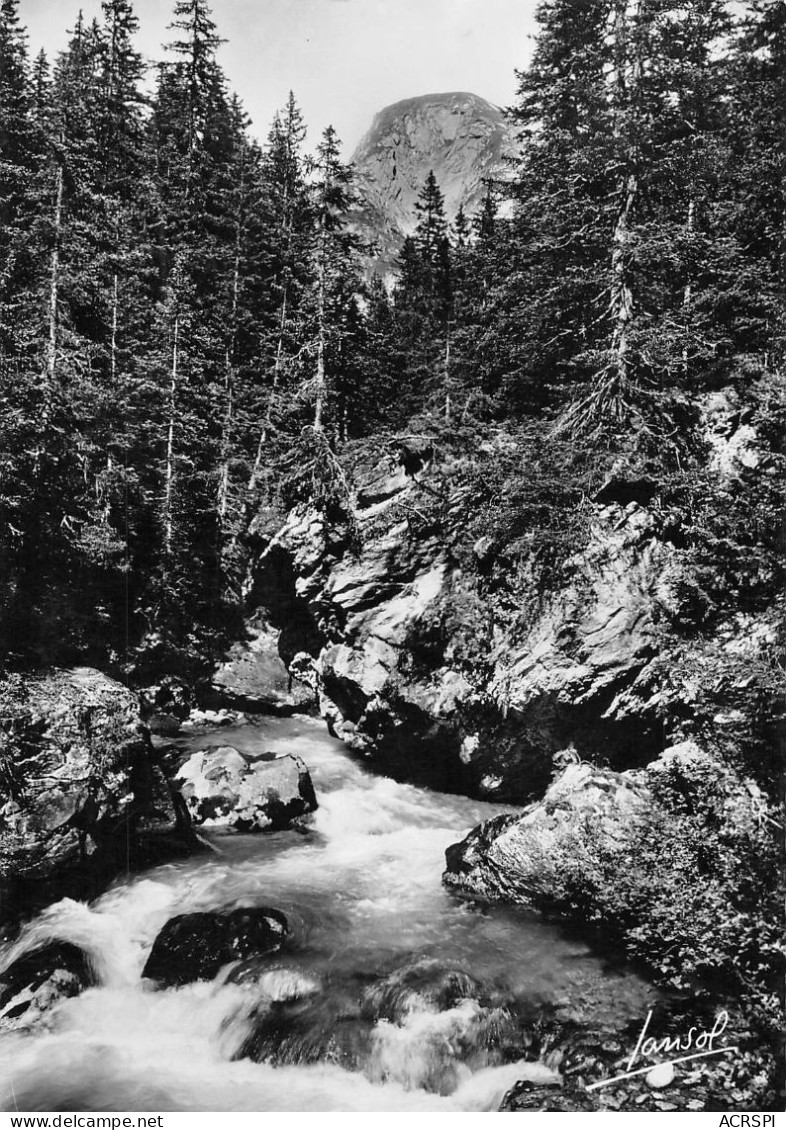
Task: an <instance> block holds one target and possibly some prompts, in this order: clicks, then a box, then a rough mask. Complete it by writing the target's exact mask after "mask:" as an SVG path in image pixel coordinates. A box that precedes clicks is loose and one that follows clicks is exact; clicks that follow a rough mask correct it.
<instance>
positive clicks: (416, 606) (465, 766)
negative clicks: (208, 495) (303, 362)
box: [250, 448, 670, 802]
mask: <svg viewBox="0 0 786 1130" xmlns="http://www.w3.org/2000/svg"><path fill="white" fill-rule="evenodd" d="M430 458H431V455H430V452H429V450H428V449H427V448H426V449H422V450H403V449H402V450H401V452H400V453H399V456H398V458H390V459H387V460H382V461H381V462H380V463H379V464H378V465H377V466H376V467H375V468H369V469H368V470H367V472H366V473H365V474H364V475H363V477H362V482H361V483H360V486H359V487H358V489H357V491H356V495H355V505H354V513H353V515H352V522H349V521H346V522H343V521H341V520H338V519H336V518H333V519H328V518H327V517H326V516H325V514H324V513H321V512H320V511H318V510H317V509H315V508H312V507H308V506H298V507H296V508H295V509H294V510H293V511H292V512H291V513H290V515H289V517H288V519H287V521H286V523H285V524H284V526H283V527H282V528H281V529H279V530H278V531H277V532H275V533H274V534H273V535H272V536H270V535H268V536H266V537H262V536H260V544H261V552H260V554H259V556H258V558H257V561H256V564H255V568H254V571H253V576H252V578H251V593H250V597H251V601H252V604H256V605H257V607H262V608H264V609H265V611H266V614H267V615H268V617H269V619H270V621H271V622H272V623H277V624H278V626H279V627H280V628H281V630H282V635H281V639H282V641H283V646H281V651H282V655H284V656H285V657H286V659H287V662H288V663H289V664H290V668H291V669H294V670H296V671H297V672H298V676H299V677H300V678H310V680H311V681H312V682H313V684H314V685H315V688H316V690H317V693H318V695H319V700H320V708H321V712H322V714H323V716H324V717H325V718H326V719H327V721H328V723H329V725H330V728H331V730H332V731H333V732H334V733H336V734H337V735H338V736H339V737H341V738H342V739H343V740H344V741H345V742H346V743H347V745H348V746H349V747H350V748H351V749H352V750H353V751H355V752H357V753H360V754H362V755H363V756H366V757H369V758H370V759H372V760H373V761H374V762H375V763H376V764H378V765H379V767H380V768H381V769H383V770H384V771H385V772H388V773H391V774H393V775H394V776H397V777H400V778H402V779H405V780H410V781H418V782H422V783H427V784H430V785H432V786H434V787H437V788H442V789H445V790H449V791H460V792H467V793H472V794H475V795H479V796H484V797H488V798H490V799H491V798H493V799H497V800H510V801H515V802H521V801H524V800H527V799H528V798H531V797H534V796H538V795H542V793H543V791H544V789H545V788H546V786H547V785H548V782H549V780H550V779H551V775H552V773H553V770H554V765H555V757H556V755H557V754H559V753H560V752H561V751H563V752H564V751H566V750H568V751H573V750H575V751H577V752H578V754H580V755H582V756H583V755H586V756H594V755H596V754H597V753H598V752H599V751H600V752H602V754H603V755H604V757H606V758H607V759H608V760H609V761H610V762H611V763H612V764H616V765H618V766H619V767H620V768H627V767H630V766H634V765H638V764H643V763H644V762H645V761H646V760H647V759H648V757H651V756H656V755H657V753H659V752H660V750H661V749H662V748H663V744H662V734H661V732H660V730H659V727H658V726H657V724H656V722H655V719H654V717H653V716H652V714H651V712H650V711H649V709H648V707H647V703H646V693H645V692H643V691H642V690H641V687H642V684H646V675H647V668H648V665H649V664H650V662H651V661H652V659H653V657H654V656H655V655H656V653H657V646H658V645H657V640H656V623H655V622H656V619H657V608H658V605H659V601H660V600H661V599H662V592H661V590H662V587H663V583H664V577H665V576H666V575H667V573H668V568H669V558H670V550H669V548H668V547H666V546H664V545H663V544H661V543H659V542H657V541H656V540H655V539H654V538H653V537H652V536H651V533H650V524H649V520H648V516H647V513H646V511H644V510H643V509H641V508H640V507H639V506H637V505H636V504H635V503H631V504H630V505H628V506H627V507H623V506H621V505H618V504H614V505H607V506H599V507H598V512H597V521H596V526H595V530H594V534H593V538H592V542H591V545H590V548H589V551H588V552H587V553H585V554H584V555H583V557H582V559H581V562H580V563H579V565H578V568H577V570H576V573H575V577H574V580H573V581H572V582H571V584H570V585H568V586H567V587H565V588H563V589H561V590H558V591H557V592H555V593H554V594H552V595H551V596H550V597H549V598H548V599H546V600H544V602H543V603H542V607H541V609H540V611H539V612H538V614H537V615H536V616H535V617H534V619H533V621H532V624H531V627H530V629H529V631H528V633H527V635H526V637H525V638H522V639H517V640H516V641H513V640H511V639H510V638H509V637H508V636H507V635H506V634H505V633H504V632H501V631H500V630H499V629H495V630H492V631H491V634H490V636H489V638H488V639H487V640H486V641H485V642H484V641H473V644H472V649H473V650H474V653H475V655H476V662H474V663H468V662H467V661H466V648H464V650H462V645H461V636H462V633H463V634H464V636H466V633H467V632H469V633H470V634H473V633H475V632H476V630H477V629H476V626H475V625H476V620H477V618H478V617H480V618H481V619H482V618H483V616H484V610H483V604H484V602H483V598H482V597H480V596H479V594H478V588H477V576H476V575H475V574H471V573H470V572H469V571H467V570H462V568H461V567H460V566H459V564H458V563H457V561H456V560H454V559H453V558H452V556H451V554H450V552H449V550H448V549H446V547H445V543H444V541H443V540H441V538H440V537H439V536H438V535H437V534H436V532H430V531H429V529H428V527H424V526H423V524H422V523H418V522H416V521H415V517H416V516H417V514H418V508H419V507H420V506H422V505H423V502H422V496H421V494H420V492H421V489H422V488H423V486H424V484H425V486H428V483H429V476H430ZM258 536H259V531H258ZM477 552H479V553H481V552H484V547H482V546H479V547H477ZM446 624H447V625H448V626H447V627H445V625H446ZM452 624H455V625H456V629H455V630H454V629H453V627H452V626H451V625H452ZM566 756H568V757H570V756H571V752H569V753H568V754H567V755H566ZM557 760H559V759H557Z"/></svg>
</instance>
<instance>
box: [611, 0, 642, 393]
mask: <svg viewBox="0 0 786 1130" xmlns="http://www.w3.org/2000/svg"><path fill="white" fill-rule="evenodd" d="M630 7H631V0H617V3H616V7H615V12H614V31H613V34H614V54H615V58H616V68H615V92H614V99H615V103H616V105H615V124H614V131H615V136H616V138H617V140H618V142H619V143H620V147H621V149H623V151H624V169H625V172H624V178H623V182H622V185H621V191H620V196H621V203H620V208H619V211H618V213H617V219H616V223H615V225H614V233H613V236H612V248H611V297H610V304H609V311H610V315H611V321H612V338H611V355H612V360H611V366H612V374H613V377H614V378H615V380H614V384H615V386H616V387H615V393H616V397H615V399H616V400H617V404H616V409H617V414H618V415H619V414H621V412H622V410H623V405H622V401H624V399H625V390H626V389H627V388H628V386H629V383H630V377H631V374H630V357H629V331H630V326H631V323H632V322H633V318H634V313H635V299H634V293H633V279H632V275H631V271H630V267H629V263H628V254H629V248H630V238H631V223H632V219H633V214H634V212H635V209H636V205H637V200H638V194H639V176H638V162H639V153H638V145H637V142H636V139H635V136H632V135H631V119H632V118H633V117H634V115H633V114H632V113H631V106H632V103H634V102H635V100H636V99H637V96H638V89H639V86H640V81H641V53H640V47H639V45H638V44H636V45H635V46H633V47H632V46H631V43H630V38H629V9H630ZM634 8H635V15H636V17H638V14H639V8H640V0H634ZM625 134H627V136H625Z"/></svg>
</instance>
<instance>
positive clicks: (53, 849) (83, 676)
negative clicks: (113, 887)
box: [0, 667, 192, 911]
mask: <svg viewBox="0 0 786 1130" xmlns="http://www.w3.org/2000/svg"><path fill="white" fill-rule="evenodd" d="M0 738H1V739H2V752H1V753H0V788H2V796H0V889H2V891H3V895H4V898H5V901H6V910H9V911H10V910H11V909H12V907H13V905H15V904H16V902H17V901H19V900H22V901H25V900H26V901H27V903H28V908H29V907H30V906H33V905H36V904H38V905H43V904H45V903H46V902H47V901H51V899H50V898H49V897H48V895H47V889H48V888H47V884H50V885H52V884H53V885H54V886H53V892H56V893H54V897H62V894H63V893H64V892H65V891H67V889H68V888H67V886H64V880H65V879H66V878H68V877H69V876H70V877H76V876H80V877H82V878H85V879H86V881H87V879H88V878H91V877H95V876H97V875H99V874H100V875H102V876H103V877H104V878H106V877H109V876H111V875H112V874H113V873H114V872H115V871H116V870H117V868H118V867H119V866H121V865H128V864H129V863H131V864H132V865H134V866H136V865H143V864H145V863H148V862H156V861H158V860H159V859H161V858H166V857H167V855H171V854H173V853H177V852H180V851H183V850H187V849H188V847H189V846H190V844H191V842H192V841H191V838H190V830H189V828H190V822H189V819H188V815H187V813H186V811H185V807H184V806H183V805H182V803H179V802H178V799H177V797H176V796H174V795H173V793H172V791H171V789H170V788H169V785H168V782H167V780H166V778H165V776H164V773H163V771H162V769H161V766H160V765H159V762H158V757H157V754H156V752H155V750H154V749H153V747H152V746H151V744H150V741H149V738H148V736H147V732H146V730H145V729H144V727H143V726H142V725H141V723H140V716H139V704H138V701H137V698H136V696H135V695H134V694H132V693H131V692H130V691H129V690H127V689H126V688H125V687H124V686H122V685H121V684H120V683H118V682H116V681H115V680H113V679H110V678H109V677H108V676H106V675H103V674H102V673H101V672H99V671H96V670H93V669H92V668H84V667H83V668H76V669H73V670H53V671H48V672H45V673H42V674H38V675H36V676H25V677H22V676H19V675H11V676H7V677H6V679H5V680H3V682H2V683H0ZM88 885H89V884H88Z"/></svg>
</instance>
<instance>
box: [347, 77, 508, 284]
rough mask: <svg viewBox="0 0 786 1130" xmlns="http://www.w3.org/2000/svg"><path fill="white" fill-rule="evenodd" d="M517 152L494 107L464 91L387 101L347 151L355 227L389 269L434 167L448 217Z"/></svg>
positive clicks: (475, 201) (478, 194)
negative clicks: (353, 147) (352, 179)
mask: <svg viewBox="0 0 786 1130" xmlns="http://www.w3.org/2000/svg"><path fill="white" fill-rule="evenodd" d="M515 152H516V144H515V138H514V133H513V130H512V128H511V126H510V125H509V124H508V122H507V121H506V119H505V117H504V115H503V113H502V111H501V110H500V108H499V107H498V106H494V105H493V104H492V103H491V102H487V101H486V99H485V98H480V97H479V96H478V95H477V94H470V93H467V92H465V91H458V92H452V93H447V94H424V95H421V96H419V97H417V98H406V99H404V100H403V101H401V102H394V103H393V105H391V106H386V107H385V108H384V109H383V110H380V112H379V113H378V114H377V115H376V116H375V118H374V120H373V122H372V123H371V128H370V129H369V131H368V133H367V134H366V135H365V137H363V139H362V140H361V142H360V144H359V145H358V147H357V149H356V150H355V153H354V155H353V158H352V161H353V164H354V165H355V170H356V185H357V189H358V193H359V196H360V207H359V210H358V212H357V216H356V221H355V223H356V228H357V230H358V232H359V233H360V234H361V236H362V237H363V238H364V239H368V240H369V241H371V240H374V241H376V243H377V245H378V247H379V255H378V260H377V262H378V269H381V271H382V272H383V273H385V272H386V271H388V270H389V269H390V267H391V265H392V262H393V260H394V259H395V256H396V255H397V253H398V251H399V250H400V248H401V244H402V242H403V239H404V237H405V236H406V235H408V234H410V233H411V232H412V231H413V229H414V227H415V203H416V201H417V198H418V194H419V193H420V190H421V189H422V187H423V184H424V182H425V180H426V177H427V176H428V174H429V172H430V171H432V170H433V172H434V176H435V177H436V179H437V183H438V184H439V187H440V189H441V190H442V193H443V195H444V197H445V211H446V214H447V218H448V220H453V219H454V218H455V216H456V214H457V212H458V210H459V208H460V207H461V206H463V207H464V210H465V212H467V214H468V215H471V214H472V213H473V212H474V211H475V210H476V209H477V208H478V207H479V206H480V204H481V203H482V200H483V195H484V192H485V187H484V180H485V179H486V178H488V177H497V178H499V177H504V176H505V175H506V173H507V170H508V164H507V158H509V157H512V156H513V155H514V154H515Z"/></svg>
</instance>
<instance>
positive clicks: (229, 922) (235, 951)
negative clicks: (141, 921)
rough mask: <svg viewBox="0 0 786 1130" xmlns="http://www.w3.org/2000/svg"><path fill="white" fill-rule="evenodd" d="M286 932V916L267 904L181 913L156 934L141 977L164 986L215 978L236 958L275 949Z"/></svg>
mask: <svg viewBox="0 0 786 1130" xmlns="http://www.w3.org/2000/svg"><path fill="white" fill-rule="evenodd" d="M288 935H289V928H288V924H287V920H286V917H285V916H284V915H283V914H282V913H281V911H280V910H273V909H271V908H270V907H265V906H258V907H243V908H241V909H239V910H233V911H231V912H230V913H228V914H222V913H218V912H215V911H208V912H203V913H194V914H180V915H178V916H177V917H176V918H170V920H169V921H168V922H167V924H166V925H165V926H164V928H163V930H162V931H161V933H160V934H159V935H158V937H157V938H156V940H155V942H154V943H153V948H152V950H151V951H150V956H149V957H148V959H147V962H146V964H145V968H144V970H143V973H142V976H143V977H149V978H150V979H151V980H153V981H157V982H158V983H159V984H160V985H162V986H171V985H187V984H189V983H190V982H192V981H211V980H212V979H213V978H214V977H215V976H216V974H217V973H218V971H219V970H220V969H221V968H222V967H223V966H224V965H228V964H229V963H230V962H232V961H245V960H246V959H248V958H251V957H258V956H260V955H262V954H272V953H276V952H277V951H278V950H280V949H281V947H282V945H283V944H284V942H285V941H286V939H287V937H288Z"/></svg>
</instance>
